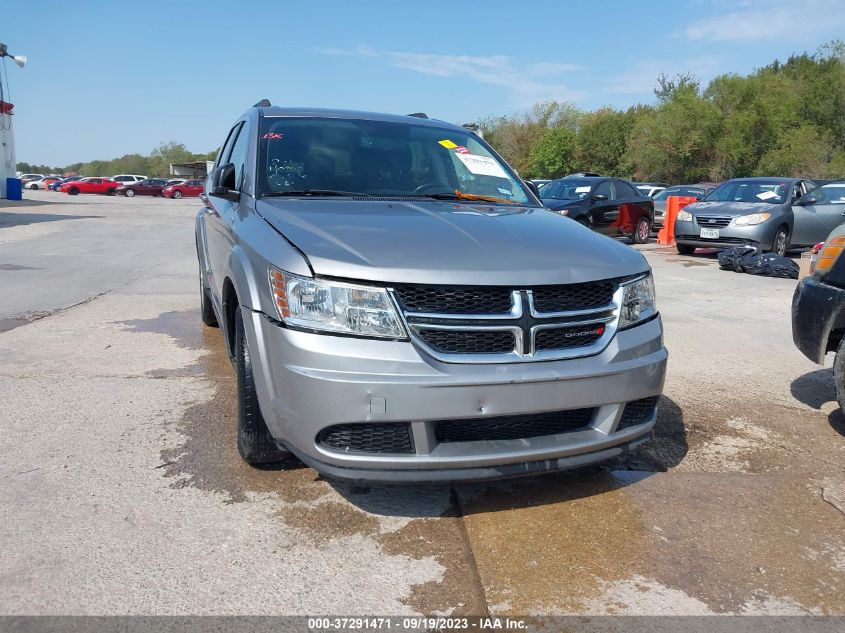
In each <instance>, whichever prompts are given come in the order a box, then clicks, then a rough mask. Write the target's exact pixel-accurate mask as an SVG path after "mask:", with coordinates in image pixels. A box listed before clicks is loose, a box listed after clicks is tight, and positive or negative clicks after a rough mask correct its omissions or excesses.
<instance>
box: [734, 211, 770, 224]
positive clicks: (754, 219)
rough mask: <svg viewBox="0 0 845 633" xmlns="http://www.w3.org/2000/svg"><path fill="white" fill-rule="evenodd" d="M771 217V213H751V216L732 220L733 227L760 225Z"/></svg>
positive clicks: (741, 216) (742, 216)
mask: <svg viewBox="0 0 845 633" xmlns="http://www.w3.org/2000/svg"><path fill="white" fill-rule="evenodd" d="M770 217H772V214H771V213H752V214H751V215H740V216H738V217H736V218H734V219H733V225H734V226H753V225H755V224H762V223H763V222H765V221H766V220H768V219H769V218H770Z"/></svg>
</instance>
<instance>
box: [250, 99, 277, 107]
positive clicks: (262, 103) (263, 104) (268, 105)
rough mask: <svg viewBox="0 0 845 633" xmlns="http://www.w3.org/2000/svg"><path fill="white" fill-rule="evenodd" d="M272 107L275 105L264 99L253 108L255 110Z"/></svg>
mask: <svg viewBox="0 0 845 633" xmlns="http://www.w3.org/2000/svg"><path fill="white" fill-rule="evenodd" d="M271 105H273V104H271V103H270V100H269V99H262V100H261V101H259V102H258V103H256V104H255V105H254V106H252V107H253V108H269V107H270V106H271Z"/></svg>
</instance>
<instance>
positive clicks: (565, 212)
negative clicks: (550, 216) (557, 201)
mask: <svg viewBox="0 0 845 633" xmlns="http://www.w3.org/2000/svg"><path fill="white" fill-rule="evenodd" d="M557 212H558V213H560V214H561V215H569V209H558V211H557Z"/></svg>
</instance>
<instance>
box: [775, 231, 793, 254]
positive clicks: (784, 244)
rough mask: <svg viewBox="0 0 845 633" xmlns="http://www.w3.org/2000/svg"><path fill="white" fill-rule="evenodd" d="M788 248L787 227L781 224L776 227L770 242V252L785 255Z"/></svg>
mask: <svg viewBox="0 0 845 633" xmlns="http://www.w3.org/2000/svg"><path fill="white" fill-rule="evenodd" d="M788 250H789V229H787V228H786V227H785V226H782V227H780V228H779V229H778V232H777V233H776V234H775V240H774V242H773V243H772V252H773V253H777V254H778V255H780V256H781V257H783V256H784V255H786V251H788Z"/></svg>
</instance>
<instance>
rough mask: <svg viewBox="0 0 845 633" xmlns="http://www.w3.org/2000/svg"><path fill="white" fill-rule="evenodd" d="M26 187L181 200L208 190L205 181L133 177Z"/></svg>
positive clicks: (58, 181) (49, 181)
mask: <svg viewBox="0 0 845 633" xmlns="http://www.w3.org/2000/svg"><path fill="white" fill-rule="evenodd" d="M30 185H32V186H30ZM38 185H40V186H38ZM24 186H25V187H28V188H30V189H39V188H45V189H49V190H51V191H59V192H61V193H67V194H68V195H71V196H76V195H79V194H80V193H98V194H105V195H107V196H114V195H123V196H126V197H129V198H131V197H132V196H136V195H139V196H162V197H165V198H177V199H178V198H183V197H185V198H190V197H197V196H199V195H200V193H201V192H202V190H203V187H204V186H205V181H204V180H200V179H191V180H187V179H185V178H170V179H168V178H146V177H144V176H138V175H133V174H118V175H117V176H112V177H111V178H103V177H101V176H93V177H90V176H89V177H85V176H72V177H70V178H62V179H53V178H49V177H48V178H39V179H32V180H30V181H28V182H27V184H26V185H24Z"/></svg>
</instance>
